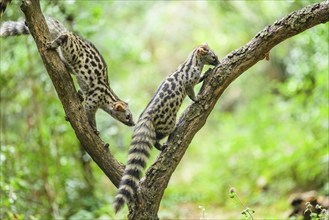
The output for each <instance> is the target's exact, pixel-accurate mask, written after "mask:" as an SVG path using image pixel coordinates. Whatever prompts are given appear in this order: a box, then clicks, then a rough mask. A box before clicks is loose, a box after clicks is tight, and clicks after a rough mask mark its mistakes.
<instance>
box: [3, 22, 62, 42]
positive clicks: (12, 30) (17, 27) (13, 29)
mask: <svg viewBox="0 0 329 220" xmlns="http://www.w3.org/2000/svg"><path fill="white" fill-rule="evenodd" d="M46 22H47V26H48V29H49V32H50V35H51V37H52V39H55V38H57V37H58V36H59V35H60V34H61V33H65V32H68V30H67V29H66V28H65V27H64V26H63V25H62V24H61V23H60V22H59V21H57V20H55V19H53V18H51V17H46ZM23 34H25V35H27V34H30V30H29V28H28V27H27V26H26V24H25V21H5V22H3V23H2V24H1V27H0V36H1V37H9V36H19V35H23Z"/></svg>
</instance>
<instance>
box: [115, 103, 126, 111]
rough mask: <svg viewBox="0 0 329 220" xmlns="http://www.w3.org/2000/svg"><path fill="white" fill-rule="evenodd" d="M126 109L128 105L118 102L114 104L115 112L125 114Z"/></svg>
mask: <svg viewBox="0 0 329 220" xmlns="http://www.w3.org/2000/svg"><path fill="white" fill-rule="evenodd" d="M125 109H126V105H125V103H124V102H116V103H114V110H115V111H120V112H123V111H125Z"/></svg>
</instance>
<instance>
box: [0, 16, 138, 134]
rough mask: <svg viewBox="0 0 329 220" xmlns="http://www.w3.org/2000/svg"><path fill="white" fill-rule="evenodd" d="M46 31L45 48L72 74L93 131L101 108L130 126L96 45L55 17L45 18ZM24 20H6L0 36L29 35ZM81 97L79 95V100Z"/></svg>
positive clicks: (130, 120) (124, 103)
mask: <svg viewBox="0 0 329 220" xmlns="http://www.w3.org/2000/svg"><path fill="white" fill-rule="evenodd" d="M46 22H47V26H48V29H49V31H50V35H51V38H52V39H53V40H52V41H50V42H47V44H46V47H47V48H48V49H56V50H57V52H58V54H59V55H60V57H61V59H62V60H63V61H64V63H65V64H66V66H67V67H68V68H69V69H71V70H72V73H73V74H74V75H75V76H76V78H77V81H78V84H79V87H80V89H81V91H79V94H80V95H81V94H82V95H83V96H84V97H85V110H86V114H87V117H88V121H89V123H90V125H91V126H92V128H93V129H94V131H95V132H96V133H97V132H98V131H97V128H96V122H95V113H96V111H97V109H99V108H101V109H103V110H104V111H106V112H107V113H108V114H110V115H111V116H112V117H114V118H115V119H117V120H119V121H121V122H122V123H124V124H126V125H128V126H133V125H134V121H133V117H132V114H131V112H130V110H129V107H128V104H127V103H126V102H124V101H122V100H120V99H119V98H118V96H117V95H116V94H115V93H114V92H113V90H112V89H111V87H110V84H109V82H108V74H107V65H106V62H105V61H104V59H103V57H102V55H101V54H100V52H99V51H98V50H97V48H96V47H95V46H94V45H93V44H92V43H91V42H89V41H87V40H85V39H83V38H82V37H80V36H79V35H77V34H75V33H73V32H70V31H68V30H67V29H66V28H65V27H64V26H63V25H62V24H61V23H60V22H58V21H57V20H55V19H53V18H50V17H46ZM29 33H30V32H29V29H28V27H27V26H26V25H25V22H24V21H15V22H14V21H7V22H4V23H3V24H2V26H1V28H0V36H2V37H7V36H16V35H22V34H29ZM83 96H80V98H81V100H83V99H84V98H83Z"/></svg>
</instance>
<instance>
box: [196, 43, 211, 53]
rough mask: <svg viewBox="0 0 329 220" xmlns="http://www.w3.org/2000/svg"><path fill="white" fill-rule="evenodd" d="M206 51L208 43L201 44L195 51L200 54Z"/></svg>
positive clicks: (207, 50)
mask: <svg viewBox="0 0 329 220" xmlns="http://www.w3.org/2000/svg"><path fill="white" fill-rule="evenodd" d="M208 52H209V47H208V45H201V46H200V47H199V48H198V51H197V53H198V54H200V55H206V54H207V53H208Z"/></svg>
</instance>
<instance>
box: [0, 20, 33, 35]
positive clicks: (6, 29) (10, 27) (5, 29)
mask: <svg viewBox="0 0 329 220" xmlns="http://www.w3.org/2000/svg"><path fill="white" fill-rule="evenodd" d="M22 34H30V31H29V28H28V27H27V26H26V25H25V22H24V21H6V22H4V23H3V24H2V25H1V27H0V36H1V37H9V36H18V35H22Z"/></svg>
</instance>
